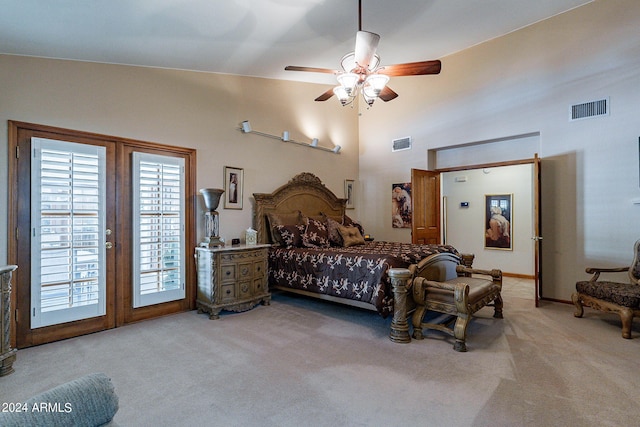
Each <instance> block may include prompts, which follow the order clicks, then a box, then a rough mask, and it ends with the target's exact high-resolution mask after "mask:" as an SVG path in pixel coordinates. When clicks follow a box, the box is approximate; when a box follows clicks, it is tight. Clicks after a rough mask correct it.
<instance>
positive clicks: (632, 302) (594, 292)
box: [571, 240, 640, 338]
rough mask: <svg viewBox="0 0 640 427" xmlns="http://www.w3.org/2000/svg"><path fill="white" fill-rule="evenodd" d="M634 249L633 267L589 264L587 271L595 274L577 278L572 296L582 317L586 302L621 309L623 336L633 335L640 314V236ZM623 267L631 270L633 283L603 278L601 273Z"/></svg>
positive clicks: (600, 307)
mask: <svg viewBox="0 0 640 427" xmlns="http://www.w3.org/2000/svg"><path fill="white" fill-rule="evenodd" d="M633 249H634V250H633V254H634V255H633V261H632V262H631V266H629V267H621V268H595V267H589V268H587V269H586V272H587V273H589V274H593V276H592V277H591V279H589V280H587V281H581V282H577V283H576V292H575V293H574V294H573V295H572V297H571V299H572V300H573V303H574V304H575V306H576V311H575V313H574V316H576V317H582V315H583V312H584V308H583V307H584V306H587V307H591V308H593V309H596V310H600V311H603V312H612V313H617V314H618V315H619V316H620V320H621V321H622V337H623V338H631V325H632V323H633V317H634V316H640V240H638V241H637V242H636V243H635V244H634V245H633ZM623 271H627V272H628V273H629V283H620V282H610V281H604V280H599V278H600V273H615V272H623Z"/></svg>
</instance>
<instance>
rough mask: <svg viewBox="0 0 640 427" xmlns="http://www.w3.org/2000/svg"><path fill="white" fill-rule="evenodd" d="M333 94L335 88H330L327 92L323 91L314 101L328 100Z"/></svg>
mask: <svg viewBox="0 0 640 427" xmlns="http://www.w3.org/2000/svg"><path fill="white" fill-rule="evenodd" d="M332 96H333V89H329V90H328V91H326V92H325V93H323V94H322V95H320V96H319V97H317V98H316V99H314V101H326V100H327V99H329V98H331V97H332Z"/></svg>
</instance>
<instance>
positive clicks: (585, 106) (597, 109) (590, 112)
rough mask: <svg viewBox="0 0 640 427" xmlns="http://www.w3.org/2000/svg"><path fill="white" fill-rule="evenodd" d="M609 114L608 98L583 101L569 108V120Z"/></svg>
mask: <svg viewBox="0 0 640 427" xmlns="http://www.w3.org/2000/svg"><path fill="white" fill-rule="evenodd" d="M608 114H609V99H608V98H605V99H599V100H597V101H590V102H585V103H582V104H575V105H572V106H571V108H570V109H569V121H574V120H581V119H588V118H590V117H597V116H606V115H608Z"/></svg>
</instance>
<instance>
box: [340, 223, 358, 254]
mask: <svg viewBox="0 0 640 427" xmlns="http://www.w3.org/2000/svg"><path fill="white" fill-rule="evenodd" d="M338 231H339V232H340V235H341V236H342V240H343V242H344V247H345V248H348V247H349V246H355V245H364V237H362V234H360V230H358V228H357V227H354V226H349V227H345V226H344V225H341V226H340V227H339V228H338Z"/></svg>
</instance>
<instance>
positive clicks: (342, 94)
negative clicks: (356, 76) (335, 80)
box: [333, 86, 352, 106]
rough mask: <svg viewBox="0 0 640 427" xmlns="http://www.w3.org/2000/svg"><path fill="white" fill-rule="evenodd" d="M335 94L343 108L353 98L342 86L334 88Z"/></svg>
mask: <svg viewBox="0 0 640 427" xmlns="http://www.w3.org/2000/svg"><path fill="white" fill-rule="evenodd" d="M333 93H334V95H335V96H336V98H338V100H339V101H340V103H341V104H342V105H343V106H344V105H347V104H348V103H349V101H350V100H351V99H352V98H351V96H349V94H348V93H347V91H346V90H345V88H343V87H342V86H336V87H334V88H333Z"/></svg>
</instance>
